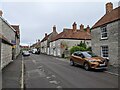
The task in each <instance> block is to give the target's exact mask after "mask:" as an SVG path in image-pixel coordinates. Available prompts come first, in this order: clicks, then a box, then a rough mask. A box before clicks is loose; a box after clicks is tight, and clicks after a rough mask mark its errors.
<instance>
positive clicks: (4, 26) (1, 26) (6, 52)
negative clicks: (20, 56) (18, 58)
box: [0, 17, 15, 68]
mask: <svg viewBox="0 0 120 90" xmlns="http://www.w3.org/2000/svg"><path fill="white" fill-rule="evenodd" d="M0 34H1V35H3V36H4V37H5V38H6V39H7V40H8V41H9V42H11V41H12V40H15V32H14V31H13V30H12V28H11V27H10V26H9V24H8V23H7V22H6V21H4V19H3V18H2V17H0ZM0 50H1V53H0V54H1V67H2V68H3V67H4V66H6V65H7V64H8V63H10V62H11V61H12V46H11V45H9V44H7V43H3V42H1V49H0Z"/></svg>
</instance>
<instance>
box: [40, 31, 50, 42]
mask: <svg viewBox="0 0 120 90" xmlns="http://www.w3.org/2000/svg"><path fill="white" fill-rule="evenodd" d="M51 34H52V33H50V34H49V35H47V36H45V37H44V38H43V39H42V40H41V42H44V41H46V40H47V39H48V38H49V36H50V35H51Z"/></svg>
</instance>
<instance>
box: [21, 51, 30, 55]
mask: <svg viewBox="0 0 120 90" xmlns="http://www.w3.org/2000/svg"><path fill="white" fill-rule="evenodd" d="M22 55H23V56H30V53H29V51H23V52H22Z"/></svg>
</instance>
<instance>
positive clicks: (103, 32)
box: [101, 26, 108, 39]
mask: <svg viewBox="0 0 120 90" xmlns="http://www.w3.org/2000/svg"><path fill="white" fill-rule="evenodd" d="M107 38H108V35H107V27H106V26H103V27H101V39H107Z"/></svg>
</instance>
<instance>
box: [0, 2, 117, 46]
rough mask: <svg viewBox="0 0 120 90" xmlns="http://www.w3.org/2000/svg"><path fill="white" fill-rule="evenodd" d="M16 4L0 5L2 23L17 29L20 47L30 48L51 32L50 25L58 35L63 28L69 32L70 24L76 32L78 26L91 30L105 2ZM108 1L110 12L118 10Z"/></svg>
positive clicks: (101, 12) (103, 11)
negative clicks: (27, 45) (54, 27)
mask: <svg viewBox="0 0 120 90" xmlns="http://www.w3.org/2000/svg"><path fill="white" fill-rule="evenodd" d="M18 1H19V0H18ZM18 1H17V2H15V1H14V0H9V2H8V1H7V0H6V1H3V2H2V3H0V8H1V9H2V11H3V17H4V19H6V20H7V21H8V22H9V23H10V24H17V25H18V24H19V25H20V32H21V33H20V34H21V44H22V45H25V44H30V43H31V44H33V43H35V42H36V40H37V39H40V40H41V39H42V38H43V37H44V34H45V33H48V34H49V33H50V32H52V27H53V25H56V27H57V31H58V33H59V32H61V31H62V30H63V28H72V24H73V22H76V23H77V27H78V28H79V25H80V24H84V26H85V27H86V26H87V25H89V26H90V27H92V26H93V25H94V24H95V23H96V21H97V20H99V19H100V18H101V17H102V16H103V15H104V14H105V4H106V2H107V0H102V2H94V1H93V2H87V1H86V0H84V1H82V0H81V1H78V0H67V1H66V2H65V1H64V2H63V0H62V1H61V2H60V1H59V2H55V1H51V2H50V1H49V2H47V0H45V1H44V2H43V1H42V0H41V1H39V2H38V0H30V1H29V2H28V1H26V2H24V1H23V0H21V1H20V2H18ZM109 1H110V0H109ZM111 1H112V3H113V5H114V8H115V7H117V6H118V3H117V1H115V0H111ZM113 1H115V2H113Z"/></svg>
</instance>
